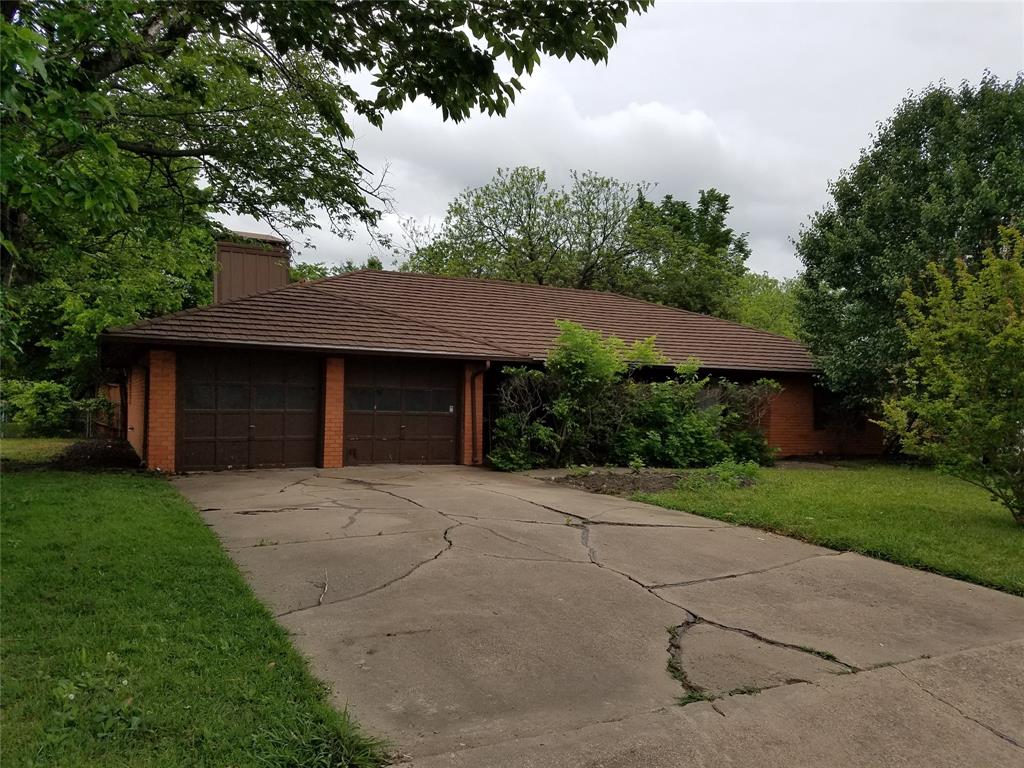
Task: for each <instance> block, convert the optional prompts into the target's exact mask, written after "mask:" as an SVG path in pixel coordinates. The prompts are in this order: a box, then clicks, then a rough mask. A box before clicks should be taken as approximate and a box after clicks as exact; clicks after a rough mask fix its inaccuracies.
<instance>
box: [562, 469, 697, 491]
mask: <svg viewBox="0 0 1024 768" xmlns="http://www.w3.org/2000/svg"><path fill="white" fill-rule="evenodd" d="M686 474H687V473H686V472H677V471H671V470H669V471H665V470H657V469H641V470H639V471H633V470H615V469H592V470H590V471H589V472H587V473H586V474H584V473H578V472H572V473H569V474H564V475H558V476H555V477H551V478H550V479H551V480H552V481H553V482H556V483H560V484H562V485H571V486H573V487H575V488H582V489H583V490H586V491H590V492H591V493H607V494H610V495H612V496H630V495H632V494H634V493H657V492H658V491H670V490H672V489H673V488H675V487H676V486H677V485H678V484H679V481H680V480H682V479H683V478H684V477H685V476H686Z"/></svg>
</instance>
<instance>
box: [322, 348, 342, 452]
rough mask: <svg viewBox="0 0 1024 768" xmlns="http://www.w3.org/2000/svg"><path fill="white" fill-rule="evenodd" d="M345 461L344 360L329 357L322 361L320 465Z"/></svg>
mask: <svg viewBox="0 0 1024 768" xmlns="http://www.w3.org/2000/svg"><path fill="white" fill-rule="evenodd" d="M344 463H345V360H344V358H341V357H329V358H327V360H326V361H325V362H324V434H323V460H322V464H321V466H324V467H341V466H344Z"/></svg>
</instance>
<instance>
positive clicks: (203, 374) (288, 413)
mask: <svg viewBox="0 0 1024 768" xmlns="http://www.w3.org/2000/svg"><path fill="white" fill-rule="evenodd" d="M321 378H322V369H321V362H320V360H319V359H318V358H315V357H310V356H308V355H287V354H280V353H259V352H244V353H240V352H231V351H217V352H185V353H182V354H180V355H179V356H178V393H179V396H178V425H179V429H178V466H179V468H181V469H184V470H197V469H231V468H243V467H311V466H314V465H315V464H316V463H317V456H318V448H319V443H320V440H319V434H320V381H321Z"/></svg>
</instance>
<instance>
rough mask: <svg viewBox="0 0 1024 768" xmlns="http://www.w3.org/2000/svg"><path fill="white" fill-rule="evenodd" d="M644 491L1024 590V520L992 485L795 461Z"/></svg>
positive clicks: (714, 513)
mask: <svg viewBox="0 0 1024 768" xmlns="http://www.w3.org/2000/svg"><path fill="white" fill-rule="evenodd" d="M637 498H639V499H641V500H642V501H648V502H651V503H653V504H659V505H661V506H663V507H669V508H670V509H679V510H683V511H686V512H692V513H694V514H698V515H703V516H705V517H713V518H716V519H719V520H728V521H729V522H733V523H742V524H743V525H750V526H754V527H757V528H764V529H766V530H769V531H775V532H777V533H782V534H786V535H787V536H795V537H797V538H800V539H804V540H806V541H810V542H813V543H815V544H821V545H823V546H826V547H832V548H834V549H843V550H853V551H856V552H862V553H863V554H865V555H870V556H872V557H878V558H881V559H883V560H891V561H893V562H896V563H902V564H904V565H910V566H913V567H915V568H923V569H926V570H929V571H936V572H938V573H944V574H946V575H948V576H954V577H956V578H959V579H965V580H967V581H973V582H976V583H978V584H985V585H988V586H992V587H996V588H998V589H1003V590H1006V591H1007V592H1013V593H1015V594H1018V595H1024V527H1021V526H1019V525H1017V524H1016V523H1014V521H1013V518H1012V517H1011V516H1010V513H1009V512H1008V511H1007V510H1006V509H1005V508H1003V507H1001V506H1000V505H999V504H997V503H995V502H993V501H991V500H990V499H989V497H988V494H986V493H985V492H984V491H982V490H980V489H978V488H975V487H974V486H971V485H968V484H967V483H964V482H963V481H960V480H956V479H955V478H952V477H947V476H944V475H941V474H939V473H937V472H935V471H933V470H930V469H922V468H916V467H897V466H886V465H877V464H851V465H849V466H842V467H839V468H836V469H811V468H802V467H799V466H796V467H794V466H792V465H790V466H786V467H778V468H772V469H765V470H762V472H761V476H760V478H759V479H758V481H757V483H755V484H754V485H753V486H750V487H747V488H730V487H722V486H715V485H712V486H710V487H702V488H699V489H692V490H675V491H666V492H662V493H654V494H643V495H641V496H638V497H637Z"/></svg>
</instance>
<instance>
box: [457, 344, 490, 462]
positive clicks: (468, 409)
mask: <svg viewBox="0 0 1024 768" xmlns="http://www.w3.org/2000/svg"><path fill="white" fill-rule="evenodd" d="M478 371H483V366H482V365H481V364H480V363H466V365H465V368H464V372H463V385H462V429H461V430H460V432H461V442H462V456H461V457H460V459H461V460H460V462H459V463H460V464H483V463H484V456H483V454H484V377H483V374H482V373H481V374H480V375H479V376H477V377H476V378H474V377H473V374H474V373H476V372H478ZM474 390H476V393H475V396H474ZM474 411H475V412H476V424H475V426H476V430H475V432H476V435H475V437H476V456H475V457H474V455H473V453H474V450H473V445H474V441H473V438H474V434H473V433H474V423H473V422H474V419H473V413H474Z"/></svg>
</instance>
